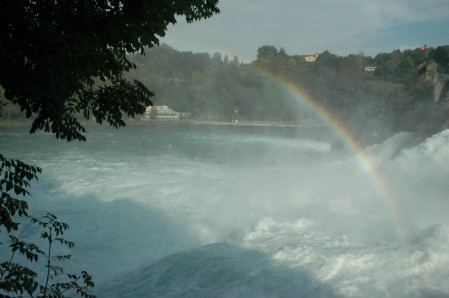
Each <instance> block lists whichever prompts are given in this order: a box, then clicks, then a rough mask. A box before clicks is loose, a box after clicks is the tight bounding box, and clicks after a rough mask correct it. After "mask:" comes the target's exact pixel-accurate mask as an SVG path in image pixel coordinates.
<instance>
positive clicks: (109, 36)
mask: <svg viewBox="0 0 449 298" xmlns="http://www.w3.org/2000/svg"><path fill="white" fill-rule="evenodd" d="M217 3H218V0H176V1H167V0H162V1H149V0H139V1H134V0H132V1H131V0H112V1H103V0H85V1H64V0H63V1H50V0H37V1H34V0H33V1H32V0H25V1H15V0H5V1H3V2H2V7H3V9H1V10H0V66H1V67H0V99H1V103H0V112H1V111H2V110H3V109H6V108H7V107H8V110H7V113H8V116H9V117H11V114H14V112H15V111H14V109H12V108H11V104H12V105H16V106H17V107H18V108H19V109H20V111H21V112H24V113H25V116H26V118H31V119H32V121H33V122H32V125H31V131H30V132H31V133H34V132H35V131H37V130H44V131H46V132H52V133H54V134H55V136H56V138H58V139H66V140H67V141H72V140H80V141H85V140H86V138H85V137H84V135H83V132H85V129H84V127H83V126H82V125H81V123H80V121H79V117H80V116H81V117H84V118H85V119H89V118H91V117H94V118H95V120H96V122H98V123H103V122H107V123H109V124H110V125H112V126H114V127H116V128H118V127H120V126H123V125H125V123H124V121H123V117H124V115H125V116H129V117H134V116H135V115H137V114H141V113H143V112H144V111H145V108H146V106H148V105H151V104H152V101H151V97H152V96H153V93H152V92H151V91H149V90H148V89H147V87H145V85H143V84H142V83H140V82H139V81H137V80H128V79H127V78H126V77H125V76H124V73H125V72H127V71H129V70H131V69H134V68H135V67H136V65H135V64H134V63H132V62H131V61H130V60H129V59H128V56H127V54H128V53H140V54H144V51H145V48H151V47H153V46H155V45H157V44H158V42H159V40H158V37H160V36H164V34H165V31H166V29H167V25H168V24H174V23H176V18H175V17H176V16H185V18H186V21H187V22H192V21H195V20H199V19H203V18H208V17H211V16H212V15H213V14H215V13H218V12H219V10H218V8H217ZM7 104H8V106H7ZM0 114H1V113H0ZM0 160H1V167H0V191H1V198H0V220H1V222H0V231H1V232H3V231H5V230H6V233H7V234H8V235H9V240H10V245H9V247H10V249H11V257H10V258H9V260H5V261H3V262H2V263H1V264H0V296H4V295H6V294H8V295H9V294H13V295H20V296H22V295H23V294H27V295H30V296H31V297H34V296H39V297H62V296H64V295H65V293H66V292H67V291H69V290H70V291H75V292H76V293H78V294H80V295H81V296H86V297H89V296H90V295H89V294H88V292H87V290H88V288H90V287H93V286H94V283H93V281H92V277H91V276H90V275H89V274H87V272H84V271H83V272H81V274H80V275H73V274H65V273H64V270H63V267H61V266H59V265H57V264H56V263H57V262H59V261H64V260H68V259H70V255H67V254H66V255H56V256H54V244H55V243H59V244H61V245H63V246H67V247H68V248H72V247H73V246H74V243H72V242H70V241H67V240H65V239H64V238H62V237H61V236H62V235H63V232H64V231H65V230H66V229H68V225H67V224H65V223H62V222H59V221H58V220H57V217H56V216H54V215H52V214H47V215H46V216H44V218H43V219H36V218H33V217H31V216H30V215H29V213H28V212H29V210H28V204H27V202H26V200H25V198H26V197H28V196H29V195H30V193H29V191H28V189H29V187H30V182H31V181H32V180H37V175H38V174H39V173H40V172H41V169H40V168H38V167H34V166H30V165H28V164H25V163H23V162H21V161H19V160H9V159H7V158H5V157H3V155H0ZM25 219H29V220H30V221H31V223H32V224H34V225H38V226H39V227H41V228H42V229H43V231H42V233H41V238H43V239H45V240H47V249H46V250H45V252H44V251H43V250H42V249H41V248H39V247H38V246H37V245H36V244H34V243H26V242H23V241H21V240H19V239H18V238H17V237H16V236H15V235H14V232H16V231H18V229H19V227H20V226H23V225H24V220H25ZM1 245H4V244H3V243H1ZM18 254H20V255H22V256H23V257H24V258H21V259H19V260H18V261H16V260H17V259H18V258H17V255H18ZM39 257H43V258H44V260H45V268H46V275H45V277H44V279H42V278H39V277H38V274H37V273H36V272H35V271H33V270H32V269H30V268H29V267H28V266H26V265H23V264H24V262H25V261H29V262H38V261H39Z"/></svg>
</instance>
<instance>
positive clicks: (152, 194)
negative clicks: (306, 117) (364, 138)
mask: <svg viewBox="0 0 449 298" xmlns="http://www.w3.org/2000/svg"><path fill="white" fill-rule="evenodd" d="M87 137H88V142H87V143H64V142H61V141H56V140H53V137H52V136H51V135H47V134H37V135H34V136H27V133H26V131H21V130H2V131H0V144H1V145H0V152H2V153H3V154H4V155H6V156H8V157H14V158H20V159H23V160H24V161H27V162H29V163H32V164H35V165H38V166H41V167H42V168H43V170H44V172H43V174H42V175H41V177H40V179H39V182H38V183H34V184H33V185H32V189H31V192H32V194H33V199H32V204H31V207H32V208H33V210H35V212H37V213H39V212H40V213H44V212H46V210H50V211H52V212H54V213H56V214H57V215H58V216H59V217H60V218H61V219H62V220H64V221H66V222H68V223H69V224H70V226H71V230H70V233H69V234H68V237H69V236H70V238H71V240H73V241H74V242H75V243H76V244H77V246H76V248H75V251H74V254H73V255H74V257H73V259H74V262H72V264H71V265H69V266H70V269H73V270H82V269H86V270H88V271H89V272H90V273H92V274H93V275H94V277H95V279H96V280H97V281H99V283H100V286H99V287H98V288H97V291H98V295H99V296H100V297H112V296H117V297H125V296H128V297H142V296H163V297H164V296H165V297H173V296H183V297H216V296H218V297H298V296H304V297H447V296H449V286H447V285H446V284H447V282H446V281H447V280H448V278H449V269H447V268H449V253H448V251H449V250H448V249H449V228H448V227H449V217H448V216H447V214H446V213H447V210H449V208H448V207H449V200H448V199H447V198H446V196H447V193H449V184H448V183H447V179H446V178H447V177H448V174H449V173H448V172H449V149H448V148H449V146H448V145H449V132H448V131H444V132H442V133H440V134H438V135H436V136H434V137H432V138H430V139H428V140H426V141H425V142H424V143H422V144H420V145H418V146H416V147H413V148H407V149H400V148H402V147H401V144H402V142H404V141H405V140H406V139H407V138H408V137H409V134H406V133H401V134H398V135H396V136H394V137H392V138H391V139H389V140H386V141H385V142H384V143H383V144H378V145H374V146H371V147H369V148H367V149H366V150H367V154H369V155H370V156H371V157H372V158H373V161H374V162H375V163H376V170H378V173H379V174H380V175H382V177H383V179H385V180H386V181H388V183H389V185H390V187H391V188H392V192H394V194H395V200H396V205H397V208H398V209H399V211H400V212H401V214H402V216H403V218H404V222H403V223H402V224H404V225H405V226H406V228H407V231H408V233H409V235H408V236H409V238H408V239H407V241H405V240H404V238H403V237H402V235H401V229H400V227H399V223H398V219H397V218H396V215H397V214H396V213H395V212H392V210H391V205H390V204H389V203H388V202H387V201H386V199H385V198H384V197H383V196H382V193H381V192H379V191H378V190H377V189H375V188H376V185H375V184H374V185H373V183H371V182H372V177H369V173H367V172H366V171H364V169H362V168H361V166H360V163H359V161H358V160H357V158H356V157H354V156H351V155H349V154H346V153H341V152H340V153H335V152H332V151H331V150H330V149H329V148H330V143H331V140H333V139H334V136H332V135H327V134H326V133H325V132H322V131H314V132H310V131H301V130H298V129H296V128H295V129H294V128H262V127H259V128H257V127H236V126H229V127H225V126H224V127H215V126H156V127H145V126H143V127H127V128H125V129H123V130H119V131H115V130H111V129H107V128H101V127H100V128H98V127H96V128H90V129H89V134H88V136H87ZM6 141H7V142H6ZM23 233H24V234H23V235H26V233H25V232H23ZM114 278H117V279H114Z"/></svg>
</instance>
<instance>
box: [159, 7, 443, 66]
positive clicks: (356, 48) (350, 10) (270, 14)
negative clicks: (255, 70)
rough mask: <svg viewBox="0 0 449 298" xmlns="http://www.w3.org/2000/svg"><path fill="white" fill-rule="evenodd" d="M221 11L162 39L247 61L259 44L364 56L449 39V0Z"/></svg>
mask: <svg viewBox="0 0 449 298" xmlns="http://www.w3.org/2000/svg"><path fill="white" fill-rule="evenodd" d="M218 7H219V8H220V13H219V14H218V15H214V16H213V17H212V18H210V19H207V20H200V21H196V22H194V23H191V24H187V23H186V22H185V20H184V19H183V18H182V17H178V23H177V24H175V25H174V26H171V25H170V26H169V28H168V30H167V32H166V36H165V37H163V38H161V40H160V41H161V43H167V44H168V45H170V46H171V47H173V48H175V49H177V50H179V51H192V52H194V53H203V52H208V53H210V54H211V55H212V54H213V53H215V52H219V53H221V54H222V56H223V57H224V55H228V56H229V59H232V58H233V57H234V56H237V57H239V59H240V61H242V62H251V61H253V60H255V59H256V57H257V49H258V48H259V47H261V46H263V45H272V46H275V47H276V48H277V49H278V50H279V49H280V48H284V50H285V51H286V53H287V54H289V55H310V54H315V53H322V52H323V51H325V50H328V51H329V52H331V53H333V54H336V55H339V56H346V55H349V54H358V53H361V52H363V53H364V55H365V56H372V57H374V56H375V55H377V54H379V53H390V52H392V51H393V50H396V49H400V50H404V49H415V48H420V47H422V46H423V45H424V44H427V45H428V47H434V48H436V47H438V46H440V45H448V44H449V0H307V1H304V0H276V1H273V0H221V1H219V4H218Z"/></svg>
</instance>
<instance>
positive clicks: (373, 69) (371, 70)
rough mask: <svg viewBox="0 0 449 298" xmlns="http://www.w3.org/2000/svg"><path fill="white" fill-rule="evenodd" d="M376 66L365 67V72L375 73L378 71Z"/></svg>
mask: <svg viewBox="0 0 449 298" xmlns="http://www.w3.org/2000/svg"><path fill="white" fill-rule="evenodd" d="M376 68H377V67H376V66H370V65H367V66H365V71H366V72H374V71H375V70H376Z"/></svg>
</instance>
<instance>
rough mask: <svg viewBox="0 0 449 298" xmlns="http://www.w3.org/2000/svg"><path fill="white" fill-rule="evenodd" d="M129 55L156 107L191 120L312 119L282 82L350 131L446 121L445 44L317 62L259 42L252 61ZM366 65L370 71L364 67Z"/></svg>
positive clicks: (448, 59) (169, 52)
mask: <svg viewBox="0 0 449 298" xmlns="http://www.w3.org/2000/svg"><path fill="white" fill-rule="evenodd" d="M132 60H133V61H134V62H135V63H136V64H137V70H135V71H134V72H133V73H131V76H132V77H134V78H136V79H139V80H141V81H142V82H143V83H144V84H145V85H147V86H148V87H149V88H150V90H153V91H154V92H155V94H156V95H155V97H154V102H155V104H156V105H168V106H170V107H172V108H173V109H175V110H178V111H183V112H190V113H191V114H192V117H193V118H195V119H200V120H218V121H229V120H230V119H233V118H236V117H237V118H238V119H241V120H253V121H282V122H294V123H301V122H304V121H307V120H309V119H311V118H313V117H314V115H313V113H312V112H311V111H310V110H308V109H307V108H306V107H305V106H304V105H302V104H301V103H300V101H298V100H297V99H295V97H294V96H292V95H291V94H289V93H288V92H286V88H285V87H284V86H283V84H280V83H278V81H281V82H288V83H289V84H293V85H295V86H298V88H300V89H301V90H306V91H307V93H309V94H310V96H311V98H313V99H314V100H316V101H317V102H319V103H320V104H321V105H323V106H325V107H326V108H327V109H328V110H330V111H331V112H332V113H333V114H334V115H337V116H338V118H339V119H342V121H346V122H347V124H348V125H349V126H350V127H352V128H353V129H354V130H355V131H354V132H355V133H357V132H358V131H357V130H362V131H364V132H365V131H366V130H369V131H372V132H373V133H375V132H376V131H377V130H380V129H383V130H385V129H388V130H389V131H399V130H411V131H416V130H420V131H426V132H430V133H431V132H434V131H437V130H439V129H441V128H443V127H445V126H447V124H446V123H445V120H446V119H447V118H448V111H447V108H446V106H447V105H446V101H447V93H448V89H449V85H448V84H447V83H446V81H447V75H446V73H447V72H449V46H440V47H437V48H436V49H434V48H428V49H426V51H422V49H420V48H417V49H414V50H404V51H400V50H395V51H393V52H392V53H381V54H379V55H377V56H376V57H374V58H372V57H367V56H364V55H363V53H358V54H351V55H349V56H346V57H340V56H336V55H333V54H331V53H329V52H328V51H325V52H323V53H320V54H319V56H318V58H317V59H316V61H315V62H307V61H306V60H305V56H302V55H288V54H287V53H286V52H285V51H284V50H283V49H282V48H281V49H279V50H278V49H276V48H275V47H274V46H262V47H260V48H259V49H258V54H257V59H256V60H255V61H253V62H252V63H240V62H239V59H238V57H233V58H229V57H228V56H224V57H223V56H222V54H220V53H215V54H213V55H212V56H210V55H209V54H207V53H202V54H194V53H191V52H179V51H177V50H175V49H173V48H171V47H170V46H168V45H161V46H159V47H157V48H153V49H151V50H149V52H148V54H147V56H144V57H142V56H135V57H132ZM366 66H374V67H376V69H375V71H373V72H367V71H365V67H366ZM236 111H238V113H236Z"/></svg>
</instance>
